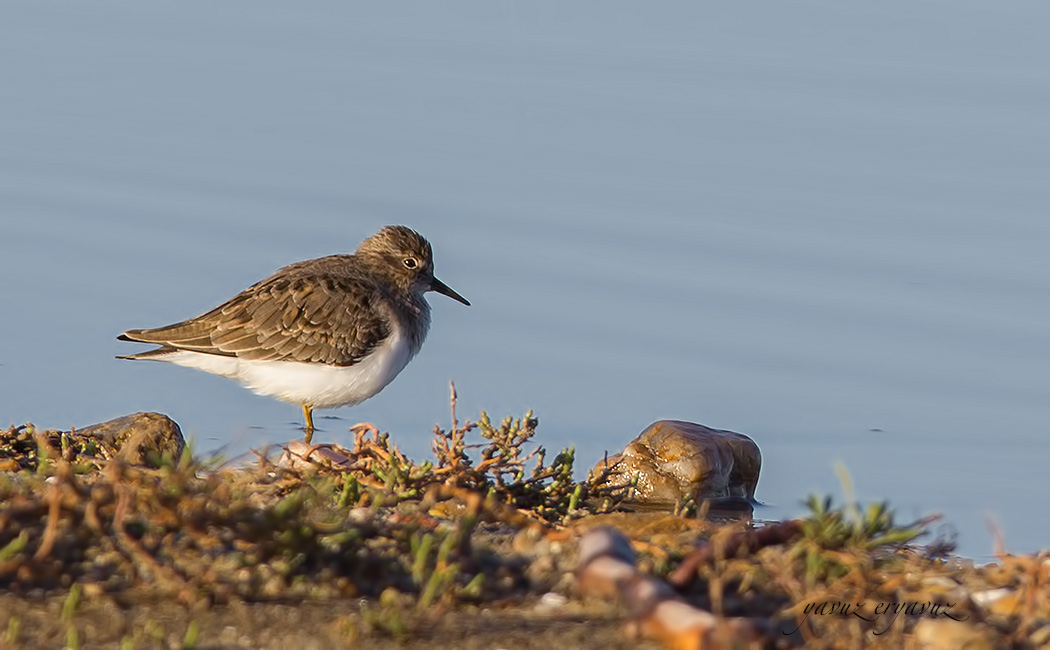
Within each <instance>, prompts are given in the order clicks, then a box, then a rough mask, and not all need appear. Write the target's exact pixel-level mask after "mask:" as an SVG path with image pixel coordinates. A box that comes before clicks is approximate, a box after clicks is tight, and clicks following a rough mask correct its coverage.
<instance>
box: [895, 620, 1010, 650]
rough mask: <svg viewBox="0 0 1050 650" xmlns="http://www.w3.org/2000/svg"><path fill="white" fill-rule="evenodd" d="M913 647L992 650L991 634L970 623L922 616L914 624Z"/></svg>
mask: <svg viewBox="0 0 1050 650" xmlns="http://www.w3.org/2000/svg"><path fill="white" fill-rule="evenodd" d="M912 638H913V640H914V641H915V644H914V647H915V648H917V649H921V650H961V649H963V648H965V649H966V650H992V648H994V647H995V644H994V643H993V640H992V637H991V634H990V633H989V632H988V631H987V630H985V629H984V628H980V627H977V626H976V625H973V624H971V623H966V622H962V621H953V620H951V619H940V618H924V619H922V620H920V621H919V622H918V623H916V624H915V630H914V632H913V633H912Z"/></svg>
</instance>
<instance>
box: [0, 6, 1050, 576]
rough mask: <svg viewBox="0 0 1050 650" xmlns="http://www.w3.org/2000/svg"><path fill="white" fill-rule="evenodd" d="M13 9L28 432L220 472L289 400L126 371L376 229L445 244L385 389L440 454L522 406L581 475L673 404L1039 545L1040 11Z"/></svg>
mask: <svg viewBox="0 0 1050 650" xmlns="http://www.w3.org/2000/svg"><path fill="white" fill-rule="evenodd" d="M3 13H4V19H3V20H2V21H0V69H2V78H3V79H4V84H3V85H4V90H3V100H2V101H0V143H2V144H0V260H2V264H3V270H2V271H0V291H2V293H0V296H2V299H3V316H2V318H0V340H2V341H3V342H4V343H3V344H2V346H0V424H7V423H9V422H14V423H19V422H24V421H33V422H35V423H36V424H38V425H41V426H47V427H61V428H68V427H69V426H84V425H87V424H90V423H93V422H97V421H101V420H105V419H109V418H112V417H116V416H119V415H123V414H126V413H130V412H134V411H139V410H155V411H161V412H164V413H167V414H169V415H171V416H172V417H173V418H175V419H176V420H177V421H178V422H179V423H180V424H181V425H182V427H183V429H184V431H185V432H186V433H187V434H188V435H190V436H193V437H194V438H195V439H196V440H197V443H198V446H199V447H200V448H202V449H213V448H218V447H220V446H224V447H226V449H227V450H229V452H231V453H241V452H244V451H246V450H247V449H249V448H250V447H258V446H263V445H265V444H268V443H276V442H281V441H285V440H287V439H289V438H291V437H294V436H296V435H298V434H297V430H296V427H298V426H300V422H299V419H300V417H301V416H300V414H299V410H298V408H297V407H295V406H291V405H286V404H282V403H279V402H276V401H273V400H270V399H267V398H262V397H257V396H255V395H252V394H250V393H249V392H247V391H245V390H243V389H242V388H240V387H238V386H236V385H235V384H233V383H231V382H228V381H227V380H224V379H221V378H217V377H212V376H208V375H205V374H203V373H199V372H195V371H191V370H187V369H182V368H176V367H171V366H166V365H162V364H149V363H131V362H121V361H116V360H114V359H113V356H114V355H116V354H125V353H128V352H129V351H132V350H135V349H138V348H136V347H135V346H133V345H131V344H127V343H120V342H118V341H116V340H114V337H115V336H116V335H117V334H118V333H120V332H121V331H123V330H124V329H127V328H130V327H153V326H159V325H163V324H167V323H170V322H174V321H177V320H181V319H183V318H186V317H189V316H193V315H196V314H199V313H201V312H203V311H205V310H206V309H209V308H211V307H212V306H214V305H216V304H218V303H219V302H220V301H222V300H225V299H226V298H228V297H230V296H231V295H233V294H234V293H235V292H237V291H239V290H240V289H242V288H244V287H246V286H247V285H249V284H251V283H252V282H254V281H256V280H258V279H260V278H262V277H264V276H266V275H267V274H269V273H270V272H272V271H273V270H274V269H276V268H277V267H279V266H282V265H284V264H287V263H290V262H293V261H296V260H299V259H305V258H309V257H315V256H320V255H326V254H330V253H335V252H343V251H347V250H350V249H352V248H354V247H355V246H356V245H357V243H358V242H359V241H360V240H361V239H362V238H364V237H366V236H367V235H369V234H371V233H372V232H374V231H375V230H377V229H378V228H379V227H381V226H382V225H384V224H387V223H404V224H406V225H409V226H412V227H414V228H417V229H418V230H420V231H421V232H423V233H424V234H425V235H427V236H428V237H429V238H430V239H431V241H432V242H433V244H434V247H435V251H436V256H437V270H438V276H439V277H440V278H442V279H443V280H444V281H445V282H446V283H448V284H449V285H451V286H452V287H454V288H455V289H456V290H457V291H459V292H460V293H462V294H463V295H464V296H465V297H467V298H468V299H469V300H470V301H471V302H472V303H473V306H472V307H470V308H465V307H463V306H462V305H459V304H457V303H455V302H453V301H451V300H448V299H446V298H444V297H442V296H437V295H435V296H434V297H433V298H432V299H431V303H432V304H433V306H434V325H433V328H432V330H431V334H430V338H429V340H428V342H427V344H426V345H425V346H424V348H423V351H422V353H421V354H420V355H419V357H417V359H416V360H414V361H413V362H412V364H410V365H409V367H408V368H407V369H406V370H405V371H404V372H403V373H402V374H401V376H399V377H398V379H397V380H395V382H394V383H393V384H392V385H390V386H389V387H388V388H387V389H386V390H385V391H384V392H383V393H381V394H380V395H379V396H377V397H376V398H374V399H372V400H370V401H368V402H366V403H365V404H362V405H360V406H358V407H355V408H353V409H350V408H344V409H338V410H334V411H330V412H328V414H329V415H332V416H335V418H337V419H319V420H318V423H319V425H320V426H321V427H322V428H323V429H324V432H323V434H322V435H323V436H324V437H328V438H339V437H341V436H343V435H345V434H344V432H345V428H346V426H347V425H348V424H350V423H352V422H355V421H358V420H371V421H374V422H377V423H378V424H380V425H381V426H382V428H384V429H387V430H389V431H391V432H392V434H393V435H394V436H395V437H396V438H397V439H398V441H399V442H400V444H401V445H402V447H403V448H405V449H406V451H408V452H409V453H411V454H413V455H416V456H417V457H418V456H421V455H423V454H425V453H427V450H428V447H429V431H430V429H431V428H432V427H433V425H434V424H435V423H436V422H442V423H447V421H448V404H447V394H448V389H447V382H448V381H449V379H455V381H456V384H457V386H458V388H459V392H460V415H461V417H468V416H472V415H476V413H477V412H478V411H479V410H480V409H482V408H484V409H487V410H488V411H489V412H490V413H491V414H492V415H493V416H502V415H505V414H519V415H520V414H522V413H524V411H525V410H526V409H528V408H533V409H535V411H536V412H537V413H538V415H539V416H540V419H541V426H540V430H539V436H540V439H541V440H540V441H541V442H543V443H544V444H546V445H547V446H549V447H554V448H557V447H560V446H563V445H570V444H571V445H575V447H576V448H577V452H578V458H579V459H580V461H581V462H582V464H584V465H589V464H590V463H592V462H594V461H597V460H598V458H600V457H601V454H602V452H603V451H604V450H610V451H617V450H619V449H621V448H622V447H623V445H624V444H625V443H626V442H627V441H628V440H630V439H631V438H632V437H633V436H634V435H636V434H637V433H638V432H639V431H641V429H643V428H644V427H645V426H646V425H648V424H649V423H650V422H652V421H654V420H656V419H660V418H675V419H685V420H692V421H696V422H701V423H704V424H707V425H709V426H714V427H719V428H728V429H733V430H736V431H740V432H743V433H747V434H749V435H751V436H752V437H754V438H755V440H756V441H757V442H758V443H759V445H760V446H761V448H762V450H763V454H764V457H765V467H764V471H763V475H762V479H761V481H760V484H759V498H761V499H762V500H763V501H766V502H768V503H770V504H771V506H770V508H768V509H767V510H766V512H765V513H764V514H765V515H768V516H770V517H778V516H791V515H794V514H798V513H799V512H800V511H801V506H800V505H799V504H800V502H801V500H802V499H803V498H804V497H805V496H806V495H807V494H808V493H810V492H819V493H834V494H836V495H838V494H841V488H840V486H839V481H838V478H837V477H836V474H835V471H834V464H835V462H836V461H839V460H841V461H842V462H843V463H844V464H845V466H846V467H847V468H848V469H849V471H850V472H851V474H852V477H853V481H854V483H855V485H856V488H857V492H858V495H859V496H860V498H861V499H864V500H867V499H883V498H886V499H890V500H891V501H892V502H893V503H894V504H895V506H896V507H897V508H898V511H899V513H900V515H901V516H902V517H904V518H908V517H918V516H921V515H924V514H928V513H930V512H943V513H944V514H945V516H946V519H947V521H949V522H950V523H951V524H952V525H953V526H954V527H955V528H956V529H957V530H958V531H959V534H960V543H961V550H962V551H963V552H964V553H967V554H970V555H974V556H978V557H985V556H987V554H988V553H989V552H990V550H991V547H992V542H991V536H990V535H989V533H988V530H987V525H986V517H987V516H988V515H989V514H993V515H994V517H995V519H996V520H997V521H998V522H999V525H1000V526H1001V528H1002V530H1003V533H1004V535H1005V537H1006V540H1007V544H1008V546H1009V548H1011V549H1012V550H1015V551H1031V550H1033V549H1036V548H1040V547H1043V546H1046V545H1047V542H1048V539H1050V524H1047V523H1045V522H1044V521H1043V520H1042V519H1041V518H1039V517H1032V516H1031V514H1030V508H1031V507H1032V506H1042V505H1043V504H1045V503H1046V502H1047V499H1048V497H1050V485H1048V482H1047V481H1046V479H1045V478H1043V477H1044V470H1045V464H1046V459H1047V458H1048V457H1050V454H1048V451H1050V449H1048V443H1047V441H1046V440H1047V438H1046V435H1045V429H1046V425H1047V423H1048V421H1050V417H1048V416H1050V400H1048V395H1047V380H1046V374H1047V373H1046V368H1047V359H1048V358H1050V355H1048V353H1050V334H1048V333H1047V328H1046V323H1047V321H1048V320H1050V318H1048V317H1050V302H1048V301H1047V299H1046V297H1047V292H1048V289H1050V278H1048V273H1047V271H1048V266H1050V263H1048V262H1047V254H1046V251H1047V250H1048V243H1050V221H1048V220H1047V218H1046V216H1045V211H1046V207H1047V205H1050V187H1048V185H1047V183H1046V179H1047V177H1048V171H1050V165H1048V162H1050V154H1048V152H1050V125H1048V122H1047V120H1046V118H1045V116H1046V115H1047V110H1048V109H1050V68H1047V66H1046V65H1045V62H1046V61H1047V60H1048V58H1047V57H1048V55H1050V45H1047V41H1046V38H1045V29H1044V28H1043V26H1044V25H1046V24H1047V19H1048V18H1050V9H1048V8H1046V7H1045V6H1044V5H1042V4H1037V3H1010V4H1009V5H989V4H987V3H969V2H962V3H960V2H952V3H945V2H928V3H922V4H921V5H916V4H914V3H889V4H885V3H884V4H880V5H878V6H877V7H876V6H870V7H856V6H854V7H848V8H847V7H845V6H843V5H842V4H841V3H831V2H825V3H819V2H812V3H791V4H784V3H762V4H758V5H755V4H751V5H746V6H745V5H739V6H738V5H726V6H704V5H700V4H698V3H686V2H682V3H667V4H663V5H661V6H660V7H651V6H643V5H638V4H636V3H626V2H601V3H598V2H584V3H574V4H571V5H566V4H565V3H555V2H540V3H536V2H529V3H523V2H510V1H504V2H499V3H492V2H473V3H453V4H441V5H433V4H427V3H409V4H403V3H398V4H396V5H393V4H391V5H389V6H388V5H376V6H367V7H366V6H347V5H346V4H345V3H335V2H332V3H311V4H309V5H308V6H295V7H292V6H290V5H288V4H286V3H277V2H251V3H248V2H224V3H219V4H206V3H201V4H196V3H189V4H187V3H180V4H159V3H154V4H145V5H144V4H141V3H121V2H95V3H91V4H89V5H84V4H79V3H66V2H35V3H22V4H19V5H17V6H15V5H12V6H9V7H7V8H6V9H5V10H4V12H3Z"/></svg>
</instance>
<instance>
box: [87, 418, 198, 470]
mask: <svg viewBox="0 0 1050 650" xmlns="http://www.w3.org/2000/svg"><path fill="white" fill-rule="evenodd" d="M76 435H77V436H81V437H91V438H95V439H96V440H98V441H100V442H101V443H102V445H103V446H105V447H107V448H109V449H116V450H117V458H120V459H121V460H123V461H125V462H128V463H131V464H134V465H147V464H155V461H156V460H157V459H159V458H162V457H164V456H168V457H169V458H171V459H173V460H178V459H179V457H180V456H181V455H182V451H183V449H185V448H186V440H185V438H183V437H182V430H181V429H180V428H179V425H178V424H176V423H175V421H174V420H172V419H171V418H169V417H168V416H166V415H163V414H161V413H133V414H132V415H125V416H124V417H119V418H116V419H115V420H109V421H108V422H102V423H100V424H93V425H91V426H89V427H85V428H83V429H78V430H77V431H76Z"/></svg>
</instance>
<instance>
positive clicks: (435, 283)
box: [430, 278, 470, 307]
mask: <svg viewBox="0 0 1050 650" xmlns="http://www.w3.org/2000/svg"><path fill="white" fill-rule="evenodd" d="M430 290H431V291H437V292H438V293H440V294H444V295H446V296H448V297H449V298H452V299H453V300H458V301H459V302H461V303H463V304H464V305H466V306H467V307H470V303H469V302H467V299H466V298H464V297H463V296H461V295H459V294H458V293H456V292H455V291H453V290H452V287H450V286H448V285H447V284H445V283H444V282H442V281H441V280H438V279H437V278H434V279H433V280H431V281H430Z"/></svg>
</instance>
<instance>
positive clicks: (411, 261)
mask: <svg viewBox="0 0 1050 650" xmlns="http://www.w3.org/2000/svg"><path fill="white" fill-rule="evenodd" d="M403 264H404V265H405V268H406V269H414V268H416V267H417V266H419V262H417V261H416V258H414V257H406V258H405V259H404V262H403Z"/></svg>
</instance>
